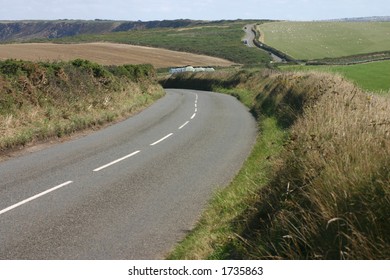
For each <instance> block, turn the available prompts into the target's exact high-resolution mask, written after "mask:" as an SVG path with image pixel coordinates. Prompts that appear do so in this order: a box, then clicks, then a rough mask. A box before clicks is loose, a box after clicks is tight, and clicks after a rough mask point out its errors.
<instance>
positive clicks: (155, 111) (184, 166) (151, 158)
mask: <svg viewBox="0 0 390 280" xmlns="http://www.w3.org/2000/svg"><path fill="white" fill-rule="evenodd" d="M256 131H257V129H256V124H255V121H254V119H253V118H252V116H251V115H250V114H249V112H248V111H247V109H246V108H245V107H244V106H243V105H242V104H241V103H240V102H238V101H237V100H236V99H235V98H233V97H231V96H228V95H222V94H217V93H211V92H202V91H191V90H167V95H166V96H165V97H164V98H162V99H160V100H159V101H157V102H156V103H155V104H154V105H152V106H151V107H150V108H148V109H146V110H145V111H143V112H142V113H140V114H139V115H137V116H134V117H132V118H130V119H128V120H126V121H123V122H121V123H119V124H116V125H113V126H111V127H108V128H106V129H104V130H101V131H98V132H96V133H93V134H90V135H88V136H86V137H83V138H80V139H78V140H73V141H69V142H66V143H64V144H60V145H56V146H53V147H51V148H47V149H45V150H41V151H38V152H35V153H31V154H28V155H25V156H21V157H18V158H14V159H11V160H8V161H5V162H1V163H0V178H1V180H0V259H160V258H163V257H164V256H165V254H166V253H167V252H168V251H169V250H170V249H171V248H172V247H173V246H174V245H175V244H176V243H177V242H178V241H179V240H181V239H182V238H183V237H184V236H185V234H186V233H187V232H188V231H189V230H191V229H192V227H193V226H194V224H195V222H196V221H197V219H198V218H199V215H200V213H201V212H202V209H203V208H204V207H205V204H206V202H207V200H208V199H209V198H210V196H211V194H212V193H213V192H214V191H215V190H216V188H218V187H221V186H224V185H226V184H228V183H229V182H230V180H231V179H232V178H233V176H234V175H235V174H236V172H237V171H238V170H239V168H240V167H241V165H242V163H243V161H244V160H245V158H246V157H247V155H248V154H249V152H250V150H251V147H252V144H253V143H254V140H255V136H256Z"/></svg>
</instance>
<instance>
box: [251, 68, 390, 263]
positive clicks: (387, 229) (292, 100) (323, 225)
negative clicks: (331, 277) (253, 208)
mask: <svg viewBox="0 0 390 280" xmlns="http://www.w3.org/2000/svg"><path fill="white" fill-rule="evenodd" d="M271 80H277V81H278V83H277V85H276V86H274V88H272V89H270V91H269V92H268V94H266V96H268V98H270V97H271V96H273V98H271V99H272V100H274V101H275V105H276V106H275V107H274V108H275V114H276V115H279V119H280V121H281V124H282V125H286V124H288V125H291V126H290V133H291V136H290V140H289V142H288V143H287V144H286V146H285V152H284V153H283V156H282V160H283V164H282V165H281V166H280V167H279V170H278V171H277V173H276V174H275V176H274V179H273V181H272V182H271V183H270V184H269V185H268V186H266V187H265V188H264V189H263V190H262V191H261V193H260V201H259V203H258V211H257V212H256V214H255V215H254V217H253V220H252V228H248V229H247V232H246V233H243V234H244V235H245V234H246V235H247V236H251V239H252V240H253V241H254V243H256V242H260V243H261V244H262V246H255V245H254V244H253V243H252V245H251V246H249V248H248V252H247V253H246V254H248V256H253V257H260V258H287V259H386V258H390V235H389V233H390V219H389V217H390V216H389V213H390V100H389V99H388V98H386V97H379V96H375V95H370V94H368V93H366V92H363V91H362V90H360V89H359V88H357V87H356V86H354V85H353V84H351V83H349V82H347V81H346V80H344V79H343V78H341V77H340V76H334V75H327V74H319V73H310V74H304V73H295V74H278V75H275V76H274V77H273V78H272V79H271ZM268 86H269V84H268ZM265 88H267V85H266V86H265ZM259 98H260V99H262V100H267V97H264V96H261V97H259ZM263 106H264V103H263ZM283 111H285V112H286V113H284V112H283Z"/></svg>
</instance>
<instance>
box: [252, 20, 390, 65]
mask: <svg viewBox="0 0 390 280" xmlns="http://www.w3.org/2000/svg"><path fill="white" fill-rule="evenodd" d="M258 29H259V31H260V33H261V34H262V35H263V36H264V37H263V38H261V40H262V41H263V42H264V43H265V44H267V45H269V46H271V47H274V48H276V49H278V50H280V51H282V52H284V53H286V54H288V55H290V56H291V57H293V58H295V59H301V60H311V59H320V58H326V57H329V58H334V57H342V56H350V55H356V54H366V53H373V52H381V51H388V50H390V22H270V23H264V24H261V25H259V26H258Z"/></svg>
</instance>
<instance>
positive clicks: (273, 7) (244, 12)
mask: <svg viewBox="0 0 390 280" xmlns="http://www.w3.org/2000/svg"><path fill="white" fill-rule="evenodd" d="M0 7H1V8H0V20H21V19H65V18H67V19H96V18H99V19H113V20H144V21H146V20H163V19H180V18H185V19H187V18H189V19H201V20H218V19H238V18H242V19H286V20H321V19H335V18H345V17H363V16H390V2H389V0H241V1H237V0H235V1H232V0H197V1H191V0H190V1H188V0H11V1H10V0H0Z"/></svg>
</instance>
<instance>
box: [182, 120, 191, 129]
mask: <svg viewBox="0 0 390 280" xmlns="http://www.w3.org/2000/svg"><path fill="white" fill-rule="evenodd" d="M189 123H190V121H187V122H186V123H185V124H183V125H182V126H181V127H179V129H182V128H184V127H185V126H186V125H187V124H189Z"/></svg>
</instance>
